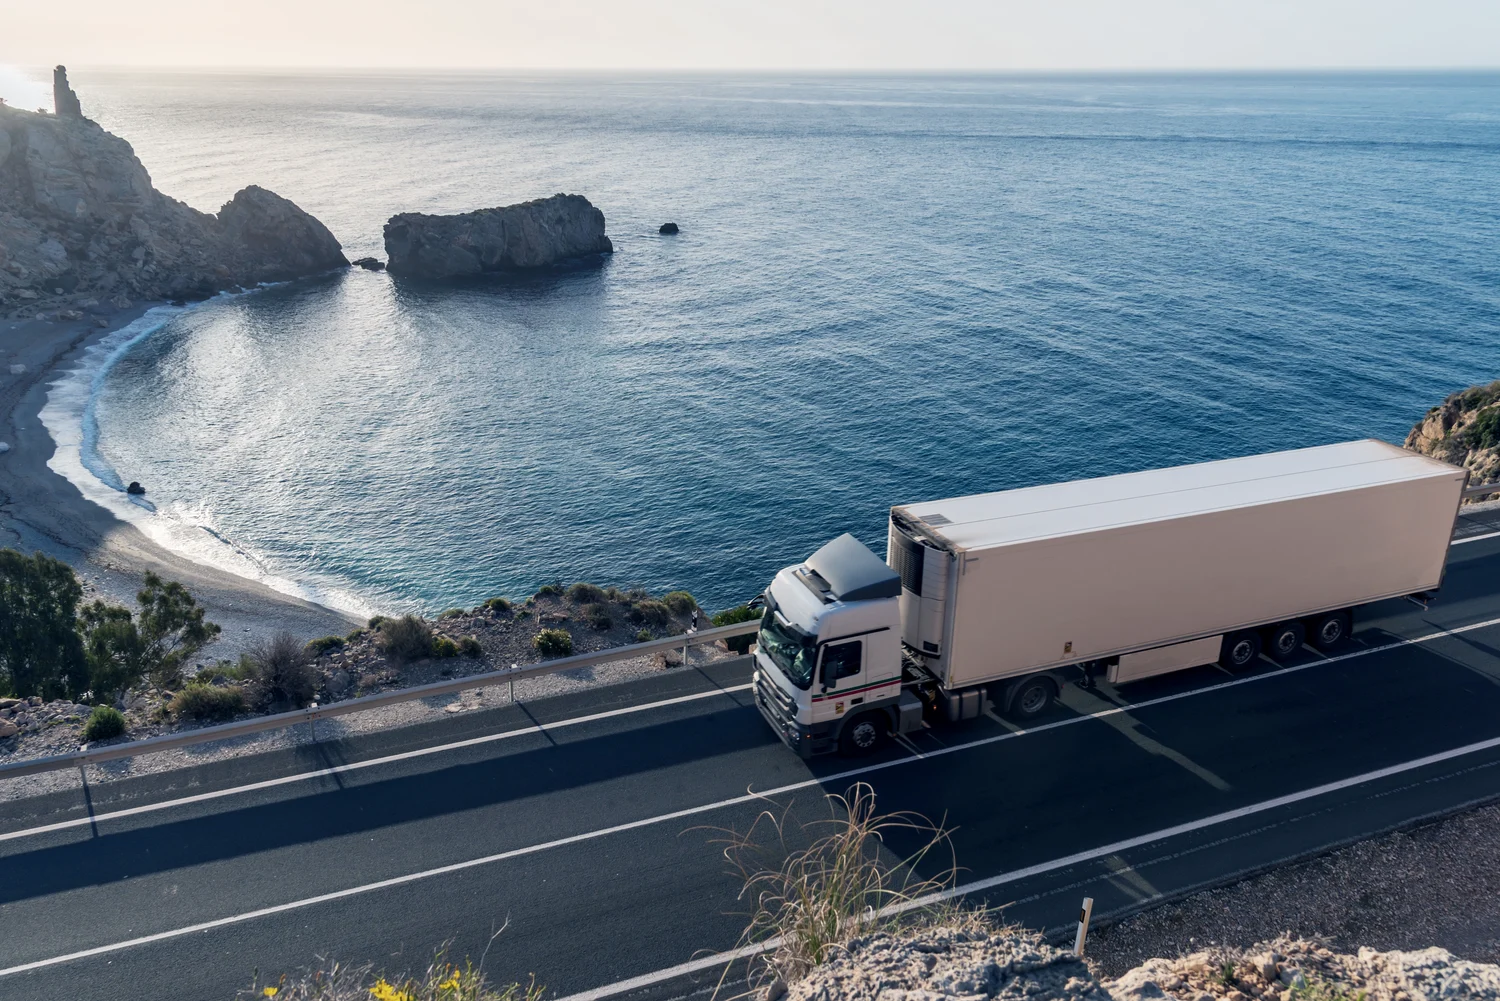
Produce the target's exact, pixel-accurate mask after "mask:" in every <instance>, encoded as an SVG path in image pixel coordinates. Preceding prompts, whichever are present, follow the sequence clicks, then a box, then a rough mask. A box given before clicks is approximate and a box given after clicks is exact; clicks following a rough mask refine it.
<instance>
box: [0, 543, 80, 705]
mask: <svg viewBox="0 0 1500 1001" xmlns="http://www.w3.org/2000/svg"><path fill="white" fill-rule="evenodd" d="M82 598H83V587H82V586H81V585H80V584H79V583H78V578H77V576H76V575H74V573H73V568H72V567H70V566H68V565H67V564H66V563H63V562H61V561H59V560H54V559H52V558H51V557H50V556H44V555H43V554H41V553H37V554H36V555H35V556H29V557H28V556H22V555H21V554H20V553H18V552H16V551H15V550H14V549H0V689H8V690H9V691H10V692H12V693H13V694H15V695H19V696H23V697H25V696H31V695H40V696H41V697H42V698H45V699H54V698H59V697H62V696H67V697H69V698H76V697H79V696H81V695H82V694H83V693H84V692H85V691H86V690H87V689H88V684H89V672H88V663H87V661H86V660H85V658H84V652H83V641H82V639H80V638H79V635H78V630H77V628H76V622H77V611H78V602H79V601H80V600H81V599H82Z"/></svg>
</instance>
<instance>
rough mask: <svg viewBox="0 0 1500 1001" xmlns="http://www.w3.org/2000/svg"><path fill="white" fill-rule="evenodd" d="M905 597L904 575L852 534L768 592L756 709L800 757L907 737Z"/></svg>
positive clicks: (781, 576)
mask: <svg viewBox="0 0 1500 1001" xmlns="http://www.w3.org/2000/svg"><path fill="white" fill-rule="evenodd" d="M900 596H901V578H900V575H899V574H897V573H896V571H894V570H892V569H891V568H890V567H889V566H887V565H886V563H885V561H884V560H882V559H880V558H879V557H878V556H876V555H875V554H874V553H872V552H871V551H870V550H869V549H868V548H866V547H865V546H864V545H863V544H862V543H861V542H860V541H859V540H858V539H856V538H854V536H852V535H848V534H845V535H841V536H839V537H838V538H837V539H834V540H833V541H832V542H830V543H828V545H826V546H824V547H823V548H822V549H819V550H818V551H817V552H816V553H814V554H813V555H812V556H810V557H809V558H808V559H807V562H805V563H801V564H798V565H796V566H790V567H787V568H785V569H784V570H782V571H781V572H780V573H778V574H777V575H776V578H775V580H773V581H772V582H771V586H770V587H769V588H767V589H766V592H765V596H764V597H765V614H764V616H763V617H762V619H761V627H760V632H759V634H758V635H757V637H756V640H757V643H756V654H755V657H756V670H755V679H754V683H755V701H756V704H757V706H758V707H759V708H760V711H761V714H762V715H763V716H764V717H765V718H766V721H767V722H768V723H770V724H771V726H772V728H773V729H775V730H776V732H777V733H778V734H780V735H781V737H782V739H783V740H784V741H785V742H786V743H787V745H788V746H790V747H791V748H792V749H793V750H795V751H796V752H797V753H798V754H799V755H801V756H802V757H811V756H812V755H815V754H820V753H823V752H826V751H831V750H835V749H837V750H840V751H843V752H844V753H852V754H859V753H867V752H869V751H873V750H874V749H875V748H876V747H878V746H879V744H880V743H881V741H882V740H883V739H884V738H885V737H886V735H887V734H889V733H891V732H895V731H897V730H898V729H900V722H901V720H900V712H901V707H900V705H899V703H900V701H901V698H902V694H901V681H902V678H901V669H902V663H901V662H902V650H901V608H900ZM917 711H918V712H920V706H918V709H917Z"/></svg>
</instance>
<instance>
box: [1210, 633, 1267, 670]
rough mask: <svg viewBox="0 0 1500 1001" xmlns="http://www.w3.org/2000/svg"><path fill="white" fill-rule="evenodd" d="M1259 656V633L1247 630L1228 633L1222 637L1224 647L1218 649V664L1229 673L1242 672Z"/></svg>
mask: <svg viewBox="0 0 1500 1001" xmlns="http://www.w3.org/2000/svg"><path fill="white" fill-rule="evenodd" d="M1259 656H1260V633H1257V632H1251V631H1249V630H1246V631H1245V632H1242V633H1230V634H1229V635H1228V636H1226V637H1224V645H1223V646H1222V647H1221V648H1220V649H1219V664H1220V666H1222V667H1225V668H1227V669H1229V670H1231V671H1243V670H1244V669H1245V668H1247V667H1249V666H1250V665H1251V664H1253V663H1255V660H1256V658H1257V657H1259Z"/></svg>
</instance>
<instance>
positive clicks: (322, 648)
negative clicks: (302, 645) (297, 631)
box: [307, 636, 344, 657]
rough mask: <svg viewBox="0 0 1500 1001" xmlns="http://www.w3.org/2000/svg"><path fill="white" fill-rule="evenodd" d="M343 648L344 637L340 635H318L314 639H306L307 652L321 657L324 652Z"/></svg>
mask: <svg viewBox="0 0 1500 1001" xmlns="http://www.w3.org/2000/svg"><path fill="white" fill-rule="evenodd" d="M343 648H344V637H342V636H320V637H318V638H317V639H315V640H308V641H307V652H308V653H310V654H312V655H313V656H314V657H321V656H323V655H324V654H325V653H332V652H333V651H334V650H342V649H343Z"/></svg>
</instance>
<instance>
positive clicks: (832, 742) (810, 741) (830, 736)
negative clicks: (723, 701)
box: [755, 671, 838, 758]
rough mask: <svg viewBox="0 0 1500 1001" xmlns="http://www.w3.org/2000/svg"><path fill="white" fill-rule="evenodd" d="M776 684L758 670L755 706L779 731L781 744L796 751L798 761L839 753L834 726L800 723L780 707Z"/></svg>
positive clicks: (830, 723) (774, 728) (773, 728)
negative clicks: (834, 752) (833, 752)
mask: <svg viewBox="0 0 1500 1001" xmlns="http://www.w3.org/2000/svg"><path fill="white" fill-rule="evenodd" d="M774 685H775V682H773V681H770V680H769V679H766V678H763V677H761V674H760V672H759V671H757V672H755V707H756V708H757V709H759V710H760V714H761V716H763V717H765V720H766V722H767V723H768V724H770V726H771V729H772V730H775V731H776V735H777V736H778V737H780V738H781V740H782V743H784V744H786V746H787V747H790V748H791V749H792V750H793V751H796V752H797V756H798V757H799V758H811V757H814V756H815V755H819V754H827V753H828V752H830V751H834V750H837V749H838V739H837V738H836V737H835V736H834V733H833V723H832V722H829V723H816V724H813V725H812V726H809V725H807V724H806V723H799V722H797V720H796V719H795V718H794V717H792V716H790V715H788V713H787V712H786V710H785V709H784V708H783V706H782V705H781V702H780V700H779V699H778V698H777V694H779V693H777V692H775V691H774V688H773V686H774Z"/></svg>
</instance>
